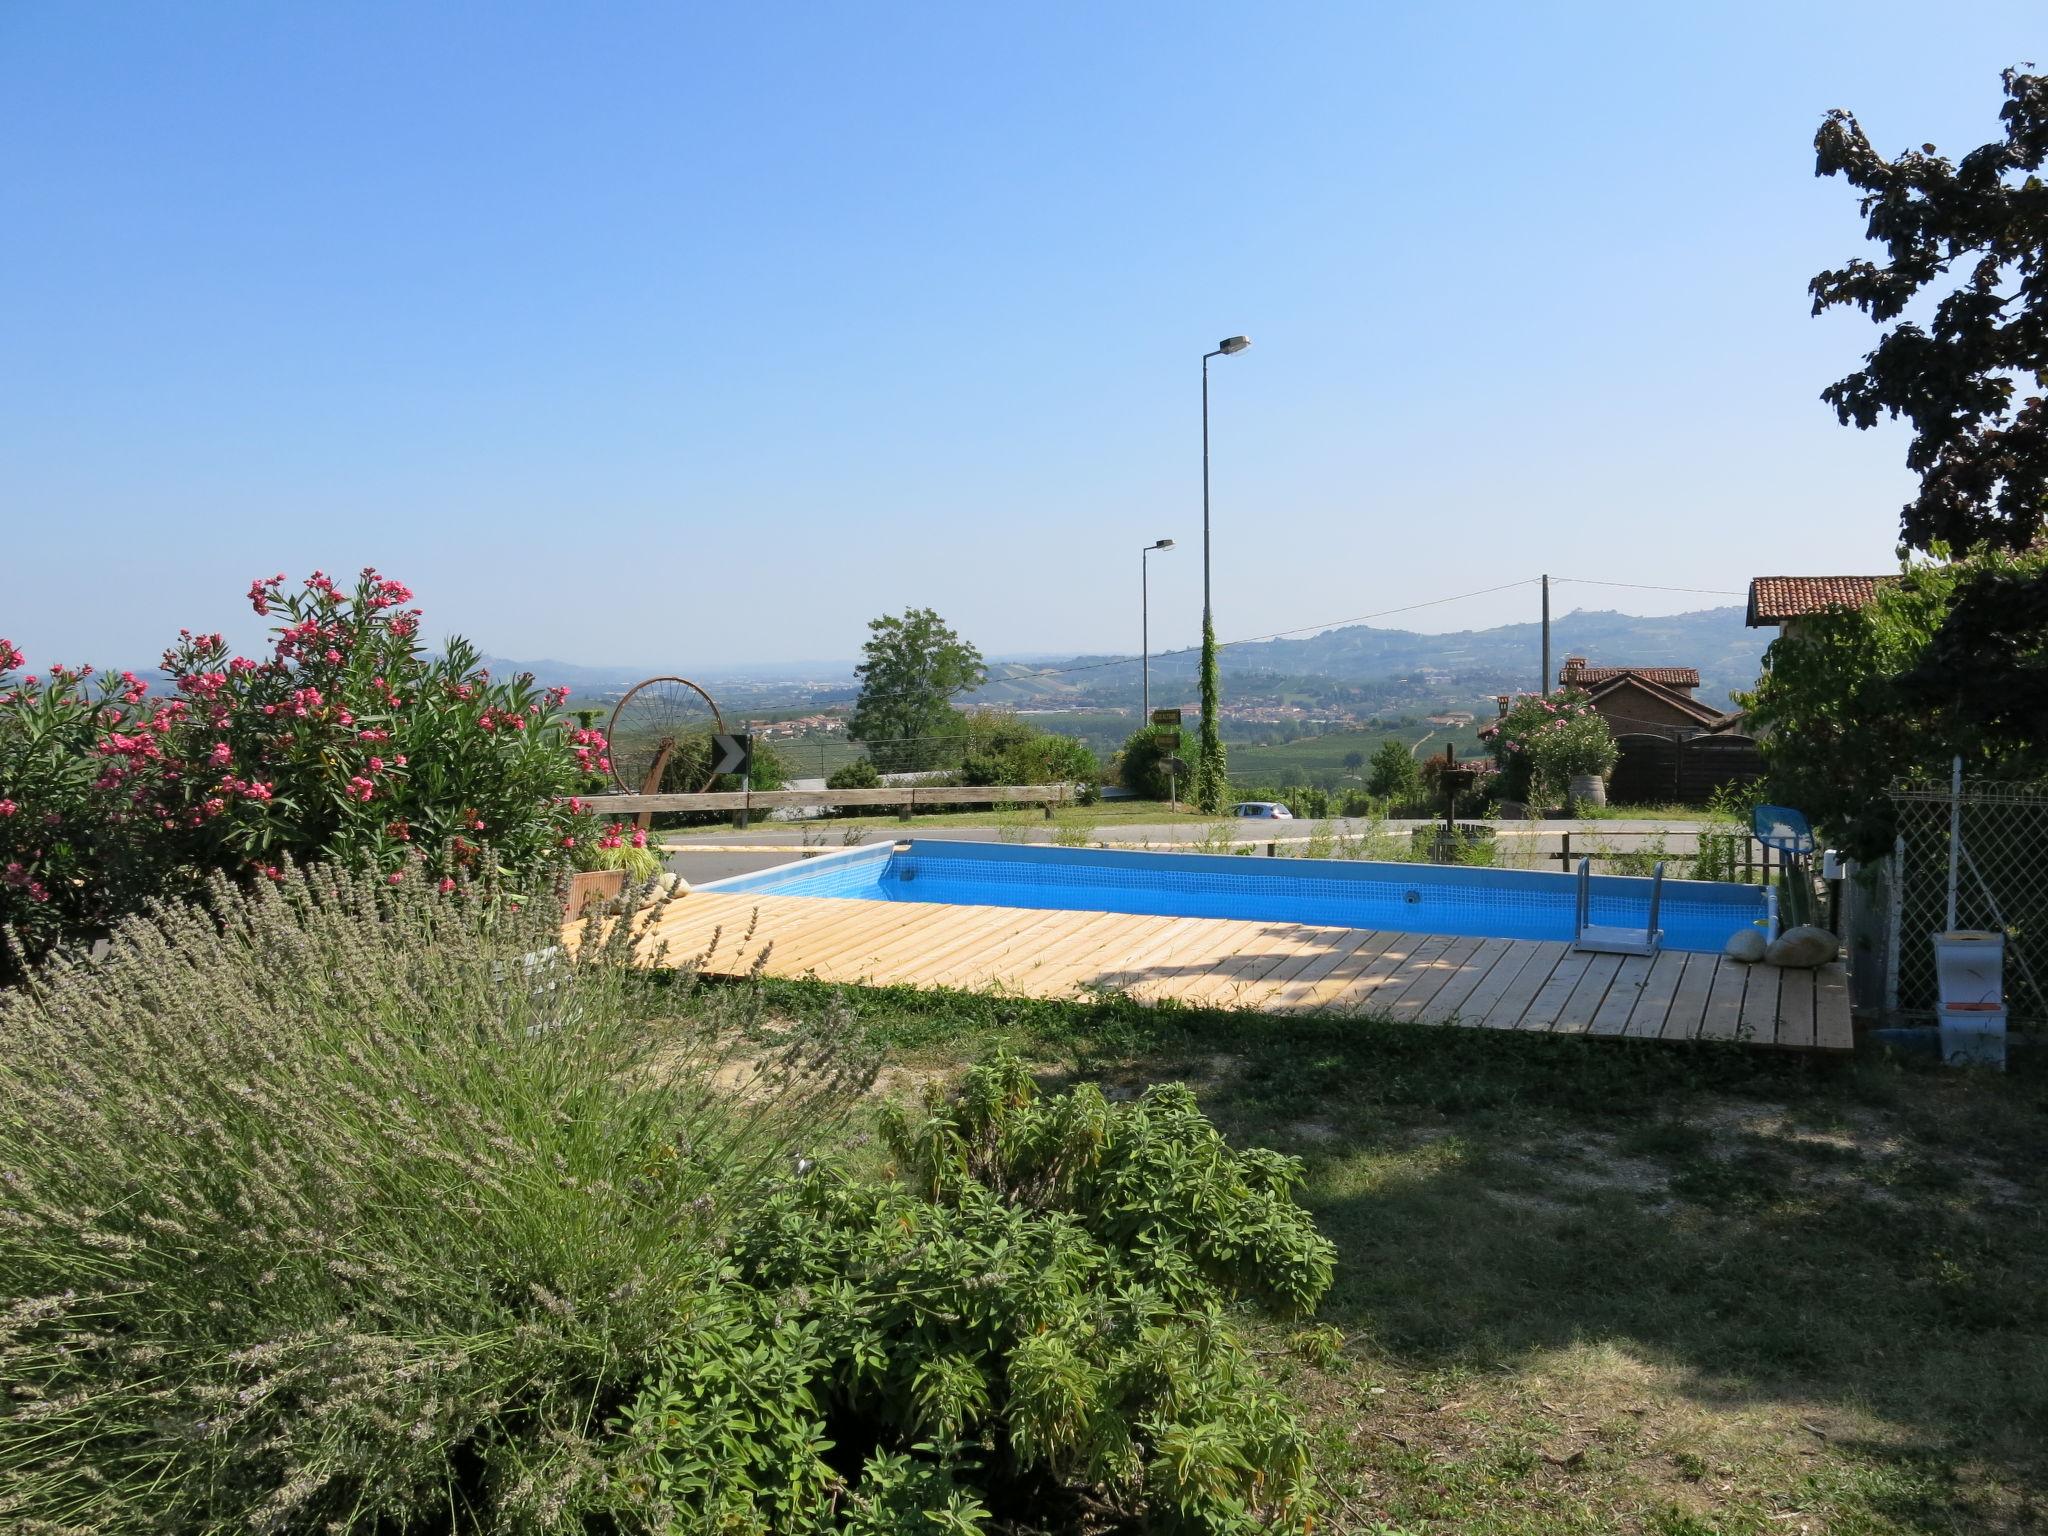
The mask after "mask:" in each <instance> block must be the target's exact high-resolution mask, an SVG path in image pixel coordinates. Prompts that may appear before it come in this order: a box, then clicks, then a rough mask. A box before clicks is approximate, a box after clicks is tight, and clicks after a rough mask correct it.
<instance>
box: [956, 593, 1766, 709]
mask: <svg viewBox="0 0 2048 1536" xmlns="http://www.w3.org/2000/svg"><path fill="white" fill-rule="evenodd" d="M1743 618H1744V611H1743V610H1742V609H1740V608H1733V607H1730V608H1708V609H1703V610H1701V611H1699V612H1696V613H1678V614H1670V615H1667V616H1664V617H1658V618H1644V617H1640V616H1638V615H1635V614H1627V613H1615V612H1612V611H1608V610H1579V611H1577V612H1573V613H1568V614H1566V615H1564V616H1563V617H1562V618H1557V619H1553V620H1552V621H1551V626H1550V660H1551V676H1552V681H1553V683H1554V682H1555V678H1556V672H1557V669H1558V668H1559V667H1561V666H1563V665H1564V659H1565V657H1567V656H1584V657H1585V658H1587V660H1588V661H1590V662H1592V663H1593V664H1594V665H1595V666H1630V665H1636V666H1691V667H1697V668H1699V671H1700V690H1699V698H1700V700H1701V702H1703V703H1707V704H1711V705H1714V706H1716V707H1721V706H1724V705H1726V704H1727V702H1728V695H1729V692H1730V690H1732V689H1736V688H1748V687H1751V686H1752V685H1753V684H1754V683H1755V682H1756V676H1757V668H1758V665H1759V663H1760V661H1761V658H1762V656H1763V650H1764V647H1765V646H1766V645H1767V644H1769V643H1770V640H1771V639H1772V634H1771V632H1769V631H1765V630H1754V629H1749V628H1746V627H1745V626H1744V624H1743ZM1541 654H1542V626H1541V625H1540V624H1503V625H1501V626H1499V627H1498V628H1495V629H1468V630H1459V631H1456V632H1454V633H1451V634H1443V635H1424V634H1417V633H1415V632H1414V631H1412V630H1405V629H1375V628H1373V627H1372V626H1371V625H1367V624H1354V625H1351V626H1349V627H1347V628H1344V629H1333V630H1326V631H1325V632H1324V633H1322V634H1319V635H1309V636H1306V637H1304V638H1302V639H1290V640H1264V641H1257V642H1253V643H1250V644H1242V645H1232V646H1228V647H1226V648H1225V649H1224V651H1223V655H1222V668H1223V674H1224V676H1225V677H1241V678H1251V677H1261V676H1265V677H1301V678H1324V679H1328V680H1329V681H1331V682H1335V683H1344V684H1356V683H1368V682H1379V681H1382V680H1386V679H1397V678H1408V677H1412V678H1414V679H1415V680H1416V682H1417V684H1418V691H1420V692H1428V691H1430V690H1431V688H1432V687H1434V688H1435V690H1436V691H1437V692H1440V693H1442V694H1444V695H1445V696H1446V697H1449V696H1453V695H1458V696H1462V695H1465V694H1469V693H1471V692H1473V691H1508V690H1513V689H1533V688H1534V687H1535V686H1536V682H1537V674H1538V672H1539V671H1540V670H1541V662H1540V657H1541ZM1198 665H1199V657H1198V656H1197V654H1196V653H1194V652H1192V651H1181V652H1175V653H1173V654H1172V655H1168V656H1155V657H1154V658H1153V660H1152V678H1153V684H1152V686H1153V691H1154V693H1155V694H1157V693H1158V691H1159V688H1160V685H1161V683H1162V682H1165V683H1167V684H1168V685H1170V686H1177V687H1182V688H1184V687H1185V686H1186V685H1187V684H1189V683H1191V682H1192V680H1193V679H1194V677H1195V675H1196V670H1197V667H1198ZM1136 673H1137V663H1136V662H1133V661H1127V660H1125V659H1123V658H1110V657H1101V656H1075V657H1072V658H1070V659H1068V660H1067V661H1065V662H1058V663H1053V664H1051V666H1050V667H1046V666H1031V665H1025V664H1022V663H1017V662H1002V663H992V664H991V665H990V667H989V686H988V688H986V689H985V690H983V692H982V693H980V694H978V695H977V696H976V698H977V700H978V701H984V702H989V703H1007V704H1024V703H1039V704H1045V703H1059V702H1063V701H1069V700H1072V699H1074V698H1077V697H1079V696H1081V695H1083V694H1086V693H1088V692H1090V691H1094V690H1100V689H1102V688H1105V687H1112V686H1116V685H1119V684H1126V683H1128V682H1130V681H1131V680H1133V679H1134V678H1135V676H1136ZM1438 685H1440V686H1438Z"/></svg>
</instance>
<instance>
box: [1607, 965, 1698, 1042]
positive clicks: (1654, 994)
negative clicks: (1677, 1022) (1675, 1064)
mask: <svg viewBox="0 0 2048 1536" xmlns="http://www.w3.org/2000/svg"><path fill="white" fill-rule="evenodd" d="M1690 958H1691V957H1690V956H1689V955H1687V954H1686V953H1685V951H1684V950H1682V949H1667V950H1663V951H1660V952H1659V953H1658V955H1657V960H1656V963H1655V964H1654V965H1652V966H1651V967H1650V974H1649V975H1648V976H1647V977H1645V978H1644V979H1643V985H1642V990H1641V991H1639V992H1638V993H1637V994H1636V1001H1635V1006H1634V1007H1633V1008H1631V1009H1630V1010H1629V1015H1628V1020H1627V1022H1626V1023H1624V1024H1623V1025H1622V1028H1621V1032H1622V1033H1623V1034H1625V1035H1633V1036H1638V1037H1641V1038H1645V1039H1650V1040H1654V1039H1656V1038H1657V1036H1658V1035H1659V1034H1660V1033H1662V1031H1663V1029H1664V1021H1665V1019H1666V1018H1667V1017H1668V1016H1669V1015H1670V1013H1671V1004H1672V1001H1673V999H1675V998H1676V997H1677V996H1678V984H1679V982H1680V981H1681V980H1683V979H1684V976H1685V962H1686V961H1687V960H1688V959H1690ZM1593 1023H1594V1033H1595V1034H1600V1033H1603V1032H1604V1031H1602V1030H1601V1028H1600V1021H1599V1020H1598V1019H1595V1020H1594V1021H1593Z"/></svg>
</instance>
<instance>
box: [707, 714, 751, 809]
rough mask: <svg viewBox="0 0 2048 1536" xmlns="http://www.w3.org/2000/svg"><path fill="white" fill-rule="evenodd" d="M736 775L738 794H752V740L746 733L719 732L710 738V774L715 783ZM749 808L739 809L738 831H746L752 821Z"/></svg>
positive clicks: (743, 806)
mask: <svg viewBox="0 0 2048 1536" xmlns="http://www.w3.org/2000/svg"><path fill="white" fill-rule="evenodd" d="M728 773H736V774H738V775H739V776H740V793H741V794H743V795H749V796H750V795H752V794H753V792H754V738H753V736H752V735H751V734H750V733H748V732H746V731H720V732H718V733H717V734H716V735H714V736H713V737H712V738H711V774H712V779H713V781H714V782H715V781H716V780H717V779H718V778H719V777H720V776H722V775H724V774H728ZM752 819H753V818H752V812H751V810H750V808H749V807H747V806H745V805H742V806H741V807H740V830H741V831H742V832H744V831H746V830H747V826H748V824H749V823H750V822H751V820H752Z"/></svg>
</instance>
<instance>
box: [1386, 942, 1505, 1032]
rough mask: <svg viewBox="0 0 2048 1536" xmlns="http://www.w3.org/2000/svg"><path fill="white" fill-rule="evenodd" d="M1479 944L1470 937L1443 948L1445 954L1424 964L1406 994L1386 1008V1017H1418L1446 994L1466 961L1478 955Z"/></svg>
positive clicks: (1409, 1018)
mask: <svg viewBox="0 0 2048 1536" xmlns="http://www.w3.org/2000/svg"><path fill="white" fill-rule="evenodd" d="M1480 943H1481V941H1480V940H1478V939H1475V938H1471V937H1469V936H1468V937H1465V938H1462V939H1453V940H1452V941H1451V942H1450V943H1449V944H1446V945H1445V946H1444V950H1443V953H1442V954H1440V955H1437V956H1436V957H1435V958H1434V959H1431V960H1427V961H1424V962H1423V964H1422V974H1421V975H1419V976H1417V977H1416V978H1415V981H1414V982H1413V984H1412V985H1410V986H1409V988H1408V990H1407V991H1405V992H1403V993H1402V994H1401V995H1400V996H1399V997H1398V998H1396V999H1394V1001H1392V1002H1390V1003H1389V1004H1388V1005H1387V1007H1386V1014H1387V1017H1388V1018H1391V1019H1400V1020H1404V1021H1409V1022H1412V1021H1413V1020H1414V1019H1416V1018H1417V1017H1419V1016H1420V1014H1421V1013H1422V1010H1423V1009H1424V1008H1427V1007H1428V1006H1429V1002H1430V999H1431V998H1433V997H1435V996H1436V995H1437V993H1439V992H1441V991H1443V989H1444V986H1445V985H1446V983H1448V982H1449V981H1450V980H1451V978H1452V977H1454V976H1456V975H1457V974H1458V972H1459V971H1461V970H1463V969H1464V967H1465V962H1466V961H1467V960H1470V959H1471V958H1472V956H1473V955H1475V954H1477V953H1478V951H1479V945H1480Z"/></svg>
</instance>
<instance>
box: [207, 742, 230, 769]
mask: <svg viewBox="0 0 2048 1536" xmlns="http://www.w3.org/2000/svg"><path fill="white" fill-rule="evenodd" d="M234 755H235V754H234V752H233V750H232V749H230V748H229V746H228V744H227V743H226V742H224V741H217V742H215V743H214V744H213V750H212V751H211V752H209V753H207V754H206V760H207V761H208V762H209V763H212V764H213V766H214V767H216V768H225V767H227V765H228V763H229V761H230V760H232V759H233V757H234Z"/></svg>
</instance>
